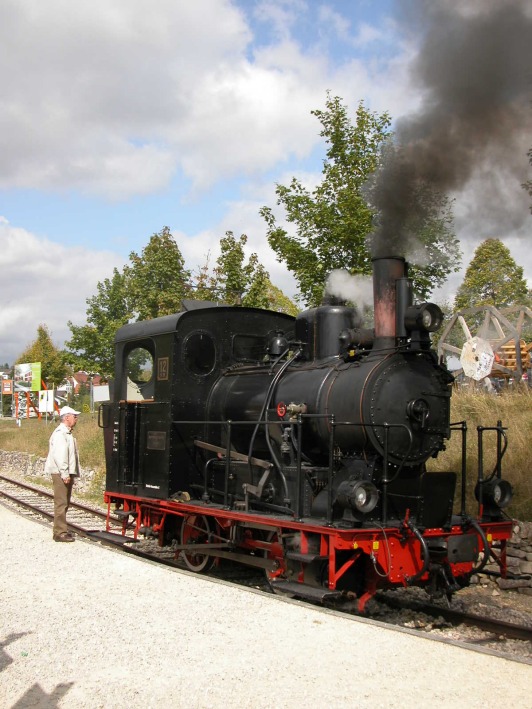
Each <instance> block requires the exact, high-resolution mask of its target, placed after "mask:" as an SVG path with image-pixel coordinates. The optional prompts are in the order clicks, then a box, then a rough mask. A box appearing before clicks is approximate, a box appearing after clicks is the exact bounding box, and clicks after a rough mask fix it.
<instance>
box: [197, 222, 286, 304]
mask: <svg viewBox="0 0 532 709" xmlns="http://www.w3.org/2000/svg"><path fill="white" fill-rule="evenodd" d="M247 239H248V237H247V236H246V235H245V234H241V236H240V237H239V238H238V239H236V238H235V236H234V234H233V232H232V231H227V232H226V233H225V236H224V237H223V238H222V239H220V256H219V257H218V259H217V260H216V266H215V267H214V269H213V271H212V273H210V269H209V258H210V256H208V257H207V261H206V263H205V264H204V265H203V266H202V267H201V269H200V271H199V273H198V277H197V283H196V290H195V293H194V295H195V297H196V298H197V299H199V300H213V301H215V302H221V303H226V304H228V305H243V306H246V307H250V308H263V309H268V310H277V311H279V312H294V311H296V312H297V308H296V306H295V305H294V303H292V302H291V301H290V299H289V298H287V297H286V296H285V295H284V294H283V293H282V291H280V290H279V289H278V288H276V287H275V286H273V284H272V282H271V281H270V276H269V274H268V272H267V270H266V269H265V268H264V266H263V265H262V264H261V263H259V259H258V256H257V254H256V253H252V254H251V255H250V257H249V258H248V259H247V261H246V256H245V251H244V247H245V245H246V244H247Z"/></svg>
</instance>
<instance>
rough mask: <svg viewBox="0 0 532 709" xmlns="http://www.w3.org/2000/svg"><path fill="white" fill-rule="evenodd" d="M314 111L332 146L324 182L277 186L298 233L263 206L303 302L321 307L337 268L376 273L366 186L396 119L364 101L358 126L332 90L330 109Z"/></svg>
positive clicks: (294, 181)
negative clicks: (373, 109)
mask: <svg viewBox="0 0 532 709" xmlns="http://www.w3.org/2000/svg"><path fill="white" fill-rule="evenodd" d="M312 114H313V115H315V116H316V117H317V118H318V120H319V121H320V123H321V124H322V126H323V128H322V131H321V133H320V135H321V137H322V138H324V139H325V142H326V144H327V146H328V147H327V153H326V159H325V160H324V162H323V170H322V175H323V179H322V182H321V183H320V184H319V185H318V186H317V187H316V188H315V189H314V190H312V191H310V190H309V189H307V187H305V186H304V185H303V184H302V183H301V182H300V181H299V180H298V179H297V178H295V177H294V178H292V181H291V183H290V185H289V186H286V185H280V184H278V185H277V187H276V194H277V204H278V205H281V206H282V207H283V208H284V211H285V214H286V220H287V221H288V222H289V223H290V224H293V225H295V228H296V235H289V234H288V232H287V231H286V229H284V228H283V227H282V226H280V225H279V224H278V223H277V221H276V218H275V216H274V214H273V212H272V210H271V209H270V208H269V207H263V208H262V209H261V210H260V214H261V216H262V217H263V218H264V219H265V221H266V224H267V227H268V242H269V244H270V246H271V247H272V249H273V250H274V251H275V253H276V254H277V258H278V260H279V261H284V262H285V263H286V265H287V267H288V269H289V270H290V271H291V272H292V273H293V274H294V276H295V278H296V280H297V282H298V284H299V289H300V293H301V298H302V300H303V301H304V302H305V303H307V304H309V305H316V304H317V303H318V302H319V301H320V300H321V297H322V294H323V287H324V284H325V280H326V278H327V275H328V274H329V273H330V272H331V271H332V270H334V269H346V270H348V271H349V272H350V273H352V274H357V273H370V271H371V265H370V264H371V260H370V255H369V252H368V250H367V248H366V238H367V236H368V234H369V233H370V232H371V229H372V217H373V215H372V212H371V210H370V208H369V207H368V205H367V202H366V200H365V198H364V196H363V194H362V188H363V186H364V184H365V183H366V181H367V179H368V177H369V175H370V174H371V173H372V172H373V171H374V170H375V168H376V167H377V165H378V161H379V150H380V148H381V146H382V145H383V143H384V142H385V141H386V139H387V138H388V137H389V135H390V132H389V130H388V129H389V126H390V117H389V115H388V114H387V113H384V114H383V115H382V116H378V115H377V114H375V113H370V112H369V111H367V110H366V109H365V108H364V105H363V103H362V102H360V103H359V105H358V108H357V111H356V121H355V123H354V125H353V124H352V123H351V120H350V118H349V116H348V113H347V108H346V107H345V106H344V105H343V103H342V100H341V99H340V98H339V97H338V96H335V97H331V95H330V94H327V100H326V110H325V111H320V110H315V111H312Z"/></svg>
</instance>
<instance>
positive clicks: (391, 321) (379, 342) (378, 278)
mask: <svg viewBox="0 0 532 709" xmlns="http://www.w3.org/2000/svg"><path fill="white" fill-rule="evenodd" d="M405 274H406V264H405V260H404V258H401V257H389V258H374V259H373V301H374V307H375V343H374V345H373V349H374V350H376V349H385V348H389V347H395V344H396V342H395V338H396V286H397V281H399V279H401V278H404V277H405Z"/></svg>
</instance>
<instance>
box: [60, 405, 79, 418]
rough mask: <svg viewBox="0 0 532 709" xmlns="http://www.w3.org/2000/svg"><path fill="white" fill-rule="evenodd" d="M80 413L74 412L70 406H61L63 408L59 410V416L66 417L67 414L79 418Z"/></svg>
mask: <svg viewBox="0 0 532 709" xmlns="http://www.w3.org/2000/svg"><path fill="white" fill-rule="evenodd" d="M80 413H81V411H75V410H74V409H72V408H71V407H70V406H63V408H62V409H60V410H59V416H66V415H67V414H74V416H79V415H80Z"/></svg>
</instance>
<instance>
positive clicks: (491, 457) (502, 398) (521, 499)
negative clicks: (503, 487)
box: [428, 388, 532, 520]
mask: <svg viewBox="0 0 532 709" xmlns="http://www.w3.org/2000/svg"><path fill="white" fill-rule="evenodd" d="M451 415H452V420H453V422H458V421H466V422H467V429H468V430H467V480H468V482H469V481H471V484H470V485H469V488H470V489H471V495H470V496H469V502H470V504H472V502H471V501H472V500H473V499H474V498H473V496H472V491H473V488H474V485H473V481H475V480H476V479H477V473H478V456H477V451H478V433H477V426H496V425H497V421H499V420H500V421H502V424H503V426H504V427H505V428H507V432H506V435H507V437H508V448H507V451H506V453H505V455H504V458H503V462H502V477H503V478H504V479H506V480H508V481H509V482H510V483H511V484H512V485H513V488H514V499H513V501H512V504H511V505H510V506H509V507H508V509H507V512H508V514H509V515H511V516H512V517H515V518H516V519H521V520H531V519H532V479H531V476H530V455H531V446H530V440H531V437H532V393H531V390H530V389H525V388H523V389H521V390H516V391H507V392H505V393H503V394H501V395H499V396H493V395H490V394H487V393H484V392H483V391H471V392H470V391H467V392H464V391H455V392H453V397H452V400H451ZM495 464H496V434H495V432H492V431H488V432H486V433H484V475H485V476H486V475H489V474H490V473H491V472H492V471H493V469H494V467H495ZM428 467H429V469H430V470H435V471H436V470H453V471H456V472H460V470H461V438H460V434H459V433H458V432H454V433H453V434H452V436H451V440H450V441H449V442H448V443H447V449H446V451H445V452H443V453H440V455H439V456H438V458H437V459H436V460H431V461H429V465H428ZM469 510H470V511H473V510H474V507H472V506H470V507H469Z"/></svg>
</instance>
